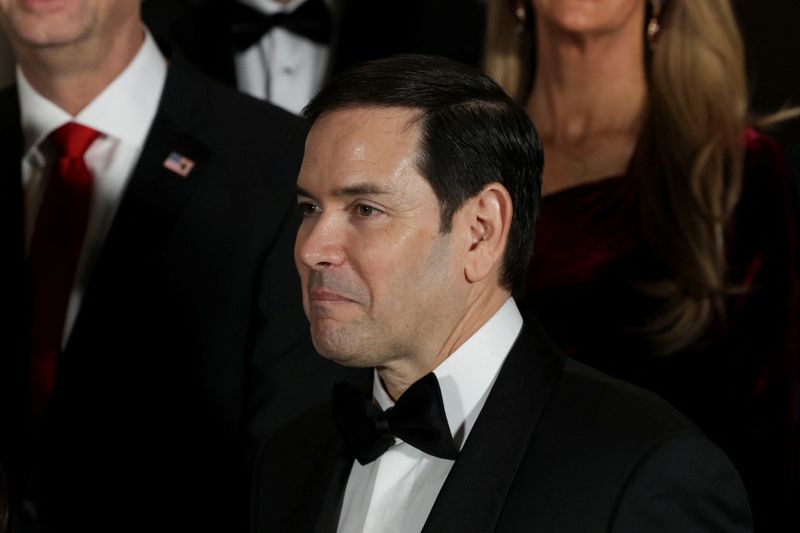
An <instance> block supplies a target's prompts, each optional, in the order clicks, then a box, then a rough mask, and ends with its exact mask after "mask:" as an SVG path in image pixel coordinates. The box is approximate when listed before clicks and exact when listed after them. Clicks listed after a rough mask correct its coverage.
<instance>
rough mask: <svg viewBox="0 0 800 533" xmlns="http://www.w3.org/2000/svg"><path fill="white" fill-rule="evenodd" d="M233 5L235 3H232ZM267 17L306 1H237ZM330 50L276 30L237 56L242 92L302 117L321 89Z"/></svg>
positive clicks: (327, 47)
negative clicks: (301, 112) (313, 97)
mask: <svg viewBox="0 0 800 533" xmlns="http://www.w3.org/2000/svg"><path fill="white" fill-rule="evenodd" d="M230 1H233V0H230ZM238 1H239V2H240V3H242V4H246V5H248V6H250V7H252V8H254V9H257V10H259V11H261V12H263V13H265V14H267V15H273V14H275V13H279V12H286V13H291V12H292V11H294V10H295V9H297V8H298V7H300V5H301V4H302V3H303V2H305V1H306V0H290V1H289V2H287V3H286V4H282V3H281V2H276V1H275V0H238ZM329 59H330V46H328V45H323V44H319V43H315V42H313V41H311V40H310V39H307V38H305V37H302V36H300V35H296V34H294V33H292V32H290V31H288V30H285V29H284V28H273V29H272V30H270V31H268V32H267V33H266V34H264V37H262V38H261V40H260V41H259V42H257V43H256V44H254V45H253V46H251V47H250V48H248V49H247V50H244V51H243V52H239V53H237V54H236V55H235V56H234V64H235V66H236V79H237V84H238V87H239V90H240V91H242V92H245V93H247V94H250V95H252V96H255V97H256V98H260V99H262V100H267V101H269V102H272V103H273V104H275V105H278V106H280V107H282V108H284V109H286V110H288V111H291V112H292V113H295V114H299V113H300V111H302V109H303V107H305V105H306V104H307V103H308V101H309V100H311V97H312V96H314V95H315V94H316V93H317V91H318V90H319V89H320V87H321V86H322V82H323V80H324V78H325V73H326V72H327V69H328V60H329Z"/></svg>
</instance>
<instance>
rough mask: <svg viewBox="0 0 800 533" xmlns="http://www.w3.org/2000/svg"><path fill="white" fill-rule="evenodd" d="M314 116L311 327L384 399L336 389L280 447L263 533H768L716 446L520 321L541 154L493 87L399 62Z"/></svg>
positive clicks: (265, 486)
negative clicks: (756, 525)
mask: <svg viewBox="0 0 800 533" xmlns="http://www.w3.org/2000/svg"><path fill="white" fill-rule="evenodd" d="M306 114H307V117H308V119H309V120H310V122H311V124H312V126H311V130H310V133H309V136H308V139H307V142H306V150H305V156H304V159H303V164H302V167H301V170H300V175H299V178H298V183H297V186H298V188H297V190H298V192H297V196H298V204H299V206H300V210H301V212H302V213H303V221H302V223H301V226H300V229H299V231H298V234H297V240H296V243H295V262H296V265H297V268H298V270H299V272H300V278H301V283H302V288H303V305H304V308H305V311H306V314H307V316H308V317H309V319H310V322H311V334H312V338H313V341H314V345H315V346H316V348H317V350H318V351H319V352H320V353H321V354H322V355H323V356H324V357H326V358H328V359H331V360H333V361H336V362H337V363H339V364H342V365H346V366H351V367H360V368H363V369H366V370H365V371H366V372H367V375H366V383H365V385H366V389H367V390H368V391H369V392H368V393H367V394H366V395H365V394H364V393H363V392H361V391H359V390H356V389H355V388H353V387H351V386H347V385H337V387H336V388H335V390H334V395H333V399H332V402H331V404H330V405H323V406H321V407H319V408H317V409H313V410H309V411H308V412H307V413H305V414H303V415H301V416H298V417H297V418H296V419H294V420H293V421H291V422H290V423H289V424H287V425H286V426H285V427H284V428H282V429H281V430H280V431H279V432H277V433H276V435H275V438H274V439H273V440H271V441H270V442H269V443H268V444H267V446H265V447H264V449H263V450H262V453H261V456H260V457H261V459H260V463H259V466H258V470H257V476H258V478H257V480H256V484H255V487H254V488H255V490H254V496H253V525H254V529H253V531H254V532H267V531H292V532H298V531H315V532H322V531H330V532H333V531H340V532H356V531H365V532H377V531H395V532H404V533H409V532H419V531H424V532H433V531H437V532H439V531H448V532H458V533H465V532H466V533H469V532H475V533H485V532H487V531H499V532H519V531H537V532H560V533H563V532H570V531H575V532H592V531H597V532H601V531H602V532H608V531H612V532H623V531H624V532H639V531H648V532H653V531H665V532H667V531H669V532H672V531H730V532H733V531H737V532H739V531H741V532H745V531H750V530H751V519H750V513H749V509H748V504H747V497H746V494H745V492H744V489H743V486H742V483H741V480H740V479H739V477H738V474H737V473H736V471H735V469H734V468H733V466H732V465H731V463H730V462H729V460H728V459H727V457H725V455H724V454H723V453H722V452H721V451H720V450H719V449H718V448H716V447H715V446H714V445H713V444H711V443H710V441H708V440H707V439H706V438H705V437H704V436H703V435H702V434H701V433H700V431H699V430H697V429H696V428H695V427H694V426H693V425H692V424H691V423H690V422H688V421H687V420H686V419H685V418H684V417H682V416H681V415H680V414H679V413H677V412H676V411H675V410H673V409H672V408H671V407H670V406H668V405H667V404H665V403H664V402H663V401H662V400H661V399H659V398H658V397H656V396H655V395H653V394H651V393H649V392H647V391H643V390H640V389H637V388H635V387H633V386H631V385H629V384H626V383H624V382H621V381H618V380H615V379H613V378H610V377H608V376H606V375H603V374H601V373H599V372H597V371H595V370H593V369H591V368H589V367H586V366H584V365H582V364H580V363H578V362H575V361H572V360H568V359H566V358H565V357H564V355H563V354H561V353H560V352H559V351H558V350H557V349H556V348H555V347H554V346H553V344H551V342H550V341H549V340H548V338H547V336H546V334H545V333H544V332H543V331H542V330H541V329H540V327H539V326H538V325H537V323H536V321H535V319H533V318H532V317H530V318H527V319H523V317H522V316H521V315H520V312H519V311H518V309H517V306H516V305H515V303H514V299H513V298H512V297H511V294H512V291H513V289H514V288H515V287H516V286H517V285H518V284H519V283H520V280H521V279H522V276H523V272H524V271H525V267H526V263H527V260H528V258H529V256H530V254H531V250H532V244H533V239H534V220H535V219H536V214H537V211H538V205H539V195H540V190H541V170H542V148H541V144H540V142H539V139H538V137H537V134H536V132H535V130H534V128H533V126H532V125H531V123H530V121H529V120H528V118H527V116H526V114H525V112H524V111H523V110H522V109H521V108H520V107H518V106H517V105H515V104H514V103H513V101H512V100H511V99H510V98H509V97H508V96H507V95H506V94H505V93H504V92H503V91H502V90H501V89H500V88H499V87H498V86H497V85H496V84H495V83H494V82H492V81H491V80H489V79H488V78H486V77H485V76H483V75H482V74H480V73H478V72H476V71H473V70H471V69H470V68H468V67H466V66H463V65H460V64H458V63H455V62H452V61H449V60H445V59H441V58H434V57H425V56H399V57H395V58H390V59H386V60H380V61H376V62H373V63H368V64H365V65H363V66H361V67H356V68H355V69H353V70H350V71H348V72H347V73H344V74H342V75H341V76H340V77H337V78H336V79H334V80H332V81H331V82H330V83H329V84H328V85H327V86H326V87H325V88H324V89H323V90H322V91H321V93H320V94H319V95H317V96H316V97H315V99H314V100H312V102H311V103H310V104H309V107H308V108H307V110H306ZM534 260H535V258H534Z"/></svg>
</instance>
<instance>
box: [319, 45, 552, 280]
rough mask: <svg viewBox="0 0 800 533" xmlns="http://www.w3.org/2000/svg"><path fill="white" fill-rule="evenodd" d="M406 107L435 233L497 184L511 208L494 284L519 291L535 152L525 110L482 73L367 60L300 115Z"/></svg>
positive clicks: (419, 61) (536, 184)
mask: <svg viewBox="0 0 800 533" xmlns="http://www.w3.org/2000/svg"><path fill="white" fill-rule="evenodd" d="M363 107H381V108H383V107H401V108H407V109H414V110H417V111H418V115H417V116H416V119H415V121H414V123H413V125H416V126H417V127H418V128H419V131H420V140H419V146H418V147H417V161H416V164H417V170H418V171H419V173H420V174H421V175H422V176H423V177H424V178H425V179H426V180H427V181H428V183H430V185H431V187H432V188H433V191H434V193H435V194H436V197H437V199H438V201H439V212H440V231H442V232H443V233H447V232H449V231H450V230H451V229H452V222H453V215H454V214H455V213H456V212H457V211H458V210H459V209H460V208H461V207H462V206H463V205H464V204H465V203H466V201H467V200H469V199H471V198H474V197H475V196H477V195H478V193H480V192H481V191H482V190H483V189H484V187H486V185H488V184H490V183H493V182H497V183H500V184H501V185H503V187H505V188H506V190H508V193H509V195H510V196H511V201H512V204H513V215H512V219H511V228H510V231H509V235H508V243H507V244H506V250H505V253H504V257H503V264H502V269H501V273H500V280H499V282H500V285H501V286H503V287H504V288H507V289H509V290H514V289H517V288H519V286H520V285H521V283H522V279H523V276H524V273H525V269H526V268H527V265H528V260H529V259H530V256H531V254H532V251H533V240H534V222H535V221H536V216H537V214H538V212H539V198H540V195H541V174H542V165H543V153H542V146H541V142H540V140H539V135H538V134H537V133H536V130H535V128H534V127H533V124H531V121H530V119H529V118H528V116H527V114H526V113H525V111H524V110H523V109H522V108H521V107H520V106H519V105H517V104H516V103H515V102H514V100H513V99H512V98H511V97H510V96H508V95H507V94H506V93H505V92H504V91H503V89H501V88H500V86H498V85H497V84H496V83H495V82H494V81H492V80H491V79H490V78H488V77H487V76H485V75H484V74H482V73H480V72H478V71H477V70H474V69H472V68H470V67H468V66H466V65H463V64H461V63H458V62H456V61H453V60H450V59H445V58H442V57H435V56H423V55H398V56H393V57H389V58H386V59H379V60H376V61H369V62H367V63H362V64H360V65H357V66H355V67H353V68H351V69H349V70H347V71H345V72H342V73H341V74H339V75H338V76H336V77H335V78H333V79H331V80H330V81H329V82H328V83H327V84H326V85H325V86H324V87H323V88H322V90H321V91H320V92H319V94H317V96H316V97H315V98H314V99H313V100H311V102H310V103H309V104H308V105H307V106H306V108H305V109H304V110H303V116H304V117H305V118H306V119H307V120H308V121H309V123H310V124H311V125H313V124H314V122H315V121H316V120H317V119H318V118H319V117H320V115H322V114H323V113H326V112H330V111H336V110H341V109H349V108H363Z"/></svg>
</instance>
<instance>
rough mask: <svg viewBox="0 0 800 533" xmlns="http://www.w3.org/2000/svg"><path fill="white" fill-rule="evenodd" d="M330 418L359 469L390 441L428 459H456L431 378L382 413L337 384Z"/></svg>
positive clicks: (439, 395) (349, 387) (353, 390)
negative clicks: (401, 443)
mask: <svg viewBox="0 0 800 533" xmlns="http://www.w3.org/2000/svg"><path fill="white" fill-rule="evenodd" d="M333 416H334V419H335V420H336V425H337V426H338V428H339V432H340V433H341V434H342V437H343V438H344V440H345V443H346V444H347V446H348V447H349V448H350V451H351V452H353V454H354V455H355V456H356V459H358V462H359V463H361V464H362V465H365V464H367V463H371V462H372V461H374V460H375V459H377V458H378V457H380V456H381V455H383V452H385V451H386V450H388V449H389V448H390V447H391V446H392V445H393V444H394V437H397V438H399V439H402V440H403V441H405V442H407V443H408V444H410V445H411V446H413V447H415V448H417V449H418V450H421V451H423V452H425V453H427V454H428V455H433V456H434V457H441V458H442V459H455V458H456V454H457V451H456V447H455V444H453V436H452V434H451V433H450V426H449V425H448V424H447V415H446V414H445V412H444V403H443V402H442V392H441V390H440V389H439V381H438V380H437V379H436V376H435V375H434V374H428V375H427V376H425V377H423V378H422V379H420V380H419V381H417V382H416V383H414V384H413V385H411V386H410V387H409V388H408V389H407V390H406V391H405V392H404V393H403V395H402V396H400V399H399V400H397V403H396V404H395V405H394V407H391V408H389V409H387V410H386V411H381V410H380V408H379V407H376V406H375V404H374V403H372V400H371V399H370V398H367V397H365V396H364V395H363V394H362V393H361V392H360V391H359V390H358V389H356V388H355V387H353V386H352V385H350V384H349V383H337V384H336V386H335V387H334V389H333Z"/></svg>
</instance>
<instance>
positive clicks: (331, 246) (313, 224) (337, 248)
mask: <svg viewBox="0 0 800 533" xmlns="http://www.w3.org/2000/svg"><path fill="white" fill-rule="evenodd" d="M343 241H344V228H343V227H342V224H341V221H338V220H337V219H336V218H335V217H333V216H325V215H321V216H318V217H316V218H314V219H305V220H303V223H302V224H301V226H300V229H299V230H298V232H297V240H296V241H295V259H296V261H297V263H298V266H300V264H302V265H304V266H306V267H308V268H311V269H314V270H325V269H328V268H331V267H333V266H337V265H340V264H342V263H343V262H344V260H345V251H344V242H343Z"/></svg>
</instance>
